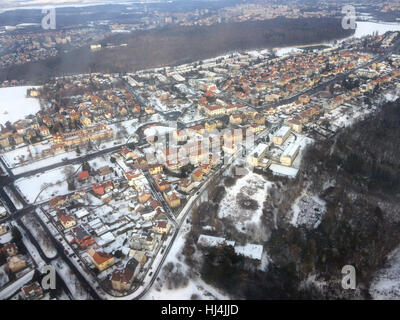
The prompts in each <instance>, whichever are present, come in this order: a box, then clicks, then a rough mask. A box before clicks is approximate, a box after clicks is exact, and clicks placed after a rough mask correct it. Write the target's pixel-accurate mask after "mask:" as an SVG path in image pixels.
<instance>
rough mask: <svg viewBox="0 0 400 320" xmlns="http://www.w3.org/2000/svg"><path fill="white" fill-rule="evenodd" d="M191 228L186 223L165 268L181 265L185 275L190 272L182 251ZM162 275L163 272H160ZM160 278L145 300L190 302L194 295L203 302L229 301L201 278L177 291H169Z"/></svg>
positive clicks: (180, 267) (169, 254) (189, 281)
mask: <svg viewBox="0 0 400 320" xmlns="http://www.w3.org/2000/svg"><path fill="white" fill-rule="evenodd" d="M189 228H190V226H189V225H188V224H187V223H185V224H184V225H183V226H182V228H181V230H180V232H179V234H178V236H177V237H176V239H175V242H174V244H173V246H172V247H171V250H170V252H169V253H168V256H167V258H166V259H165V262H164V266H165V265H166V264H167V263H169V262H172V263H174V265H175V268H177V265H178V264H179V267H178V268H179V269H180V271H182V273H183V274H186V273H187V272H188V268H189V267H188V266H187V265H186V264H185V262H184V261H183V259H184V258H183V255H182V249H183V246H184V244H185V236H186V234H187V232H188V231H189ZM160 274H162V271H160ZM160 274H159V278H160V281H158V280H156V282H155V283H154V284H153V286H152V287H151V289H150V290H149V292H148V293H147V294H146V295H145V296H144V297H143V299H144V300H190V299H191V298H192V296H193V295H197V297H198V299H202V300H217V299H218V300H228V299H230V298H229V297H228V296H225V295H223V294H222V293H221V292H219V291H218V290H217V289H215V288H213V287H211V286H210V285H208V284H206V283H205V282H204V281H202V280H201V279H200V278H198V277H197V278H196V279H189V280H188V283H187V285H186V286H184V287H180V288H177V289H168V288H167V285H166V283H165V281H163V280H164V279H161V278H162V276H160Z"/></svg>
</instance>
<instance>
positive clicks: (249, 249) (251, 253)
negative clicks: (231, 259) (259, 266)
mask: <svg viewBox="0 0 400 320" xmlns="http://www.w3.org/2000/svg"><path fill="white" fill-rule="evenodd" d="M235 253H236V254H238V255H243V256H245V257H247V258H250V259H254V260H261V258H262V253H263V246H262V245H260V244H251V243H248V244H246V245H245V246H236V247H235Z"/></svg>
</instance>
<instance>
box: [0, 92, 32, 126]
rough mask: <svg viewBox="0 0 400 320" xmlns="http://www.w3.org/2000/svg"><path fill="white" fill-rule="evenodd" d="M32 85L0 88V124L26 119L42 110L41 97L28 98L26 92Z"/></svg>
mask: <svg viewBox="0 0 400 320" xmlns="http://www.w3.org/2000/svg"><path fill="white" fill-rule="evenodd" d="M30 88H38V87H31V86H23V87H6V88H0V97H1V99H0V124H3V125H4V124H5V123H6V122H7V121H10V122H11V123H13V122H15V121H17V120H21V119H24V118H25V117H26V116H27V115H30V114H36V112H38V111H39V110H40V104H39V99H36V98H28V97H27V96H26V92H27V90H28V89H30Z"/></svg>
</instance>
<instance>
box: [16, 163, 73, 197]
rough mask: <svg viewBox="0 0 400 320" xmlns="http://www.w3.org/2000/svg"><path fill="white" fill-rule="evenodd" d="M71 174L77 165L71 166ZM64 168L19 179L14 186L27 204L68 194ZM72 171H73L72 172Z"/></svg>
mask: <svg viewBox="0 0 400 320" xmlns="http://www.w3.org/2000/svg"><path fill="white" fill-rule="evenodd" d="M69 167H71V172H72V171H74V172H75V171H76V170H77V169H78V167H79V166H78V165H75V166H73V165H71V166H69ZM65 168H66V167H60V168H57V169H53V170H49V171H46V172H43V173H39V174H37V175H35V176H30V177H28V178H21V179H18V180H17V181H16V182H15V185H16V187H17V188H19V190H20V191H21V192H22V194H23V195H24V196H25V197H26V199H27V201H28V202H29V203H34V202H35V201H36V202H43V201H47V200H50V199H51V198H53V197H55V196H57V195H65V194H68V193H69V192H70V191H68V184H67V182H66V175H65V173H64V170H65ZM72 169H73V170H72Z"/></svg>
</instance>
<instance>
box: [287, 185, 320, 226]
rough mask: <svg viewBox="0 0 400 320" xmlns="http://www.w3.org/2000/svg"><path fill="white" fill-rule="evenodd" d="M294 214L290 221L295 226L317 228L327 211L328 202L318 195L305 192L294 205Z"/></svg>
mask: <svg viewBox="0 0 400 320" xmlns="http://www.w3.org/2000/svg"><path fill="white" fill-rule="evenodd" d="M292 211H293V216H292V220H291V221H290V223H291V224H292V225H293V226H295V227H298V226H301V225H304V226H306V227H307V228H310V229H311V228H317V227H318V226H319V224H320V223H321V221H322V218H323V216H324V213H325V212H326V203H325V201H323V200H322V199H320V198H319V197H318V196H315V195H313V196H310V195H308V194H305V193H303V194H302V195H301V196H300V197H298V198H297V199H296V201H295V202H294V204H293V205H292Z"/></svg>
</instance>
